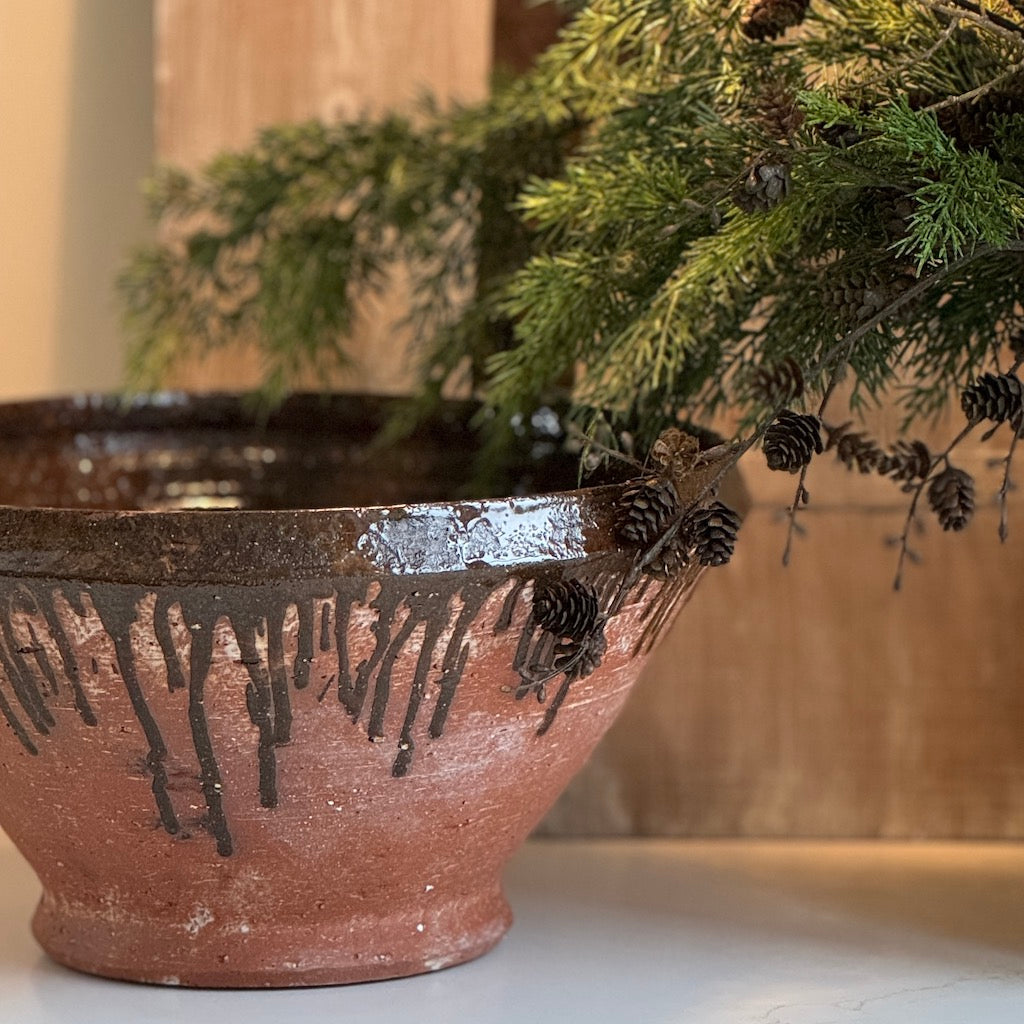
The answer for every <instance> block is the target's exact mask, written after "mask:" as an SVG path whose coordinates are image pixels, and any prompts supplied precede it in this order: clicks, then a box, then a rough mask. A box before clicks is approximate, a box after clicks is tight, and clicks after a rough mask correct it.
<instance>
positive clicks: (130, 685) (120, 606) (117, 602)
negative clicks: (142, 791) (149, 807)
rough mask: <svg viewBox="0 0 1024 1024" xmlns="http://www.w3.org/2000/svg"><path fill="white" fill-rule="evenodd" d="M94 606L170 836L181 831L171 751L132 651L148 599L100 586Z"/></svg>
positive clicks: (94, 590) (93, 590) (94, 593)
mask: <svg viewBox="0 0 1024 1024" xmlns="http://www.w3.org/2000/svg"><path fill="white" fill-rule="evenodd" d="M91 594H92V601H93V605H94V606H95V608H96V613H97V614H98V615H99V617H100V621H101V622H102V623H103V628H104V629H105V630H106V632H107V635H108V636H109V637H110V639H111V641H112V642H113V644H114V652H115V654H116V655H117V664H118V668H119V670H120V674H121V679H122V680H123V681H124V686H125V690H126V691H127V693H128V699H129V700H130V701H131V705H132V710H133V711H134V712H135V717H136V718H137V719H138V722H139V725H140V727H141V728H142V732H143V735H144V736H145V737H146V742H147V743H148V744H149V753H148V754H147V755H146V767H147V768H148V770H149V772H150V774H151V775H152V776H153V784H152V789H153V798H154V799H155V800H156V806H157V811H158V813H159V815H160V823H161V824H162V825H163V827H164V829H165V830H166V831H167V832H168V833H169V834H170V835H176V834H177V833H178V831H179V830H180V825H179V823H178V817H177V815H176V814H175V813H174V807H173V805H172V804H171V798H170V794H169V793H168V792H167V770H166V768H165V766H164V762H165V760H166V759H167V747H166V746H165V745H164V741H163V737H162V736H161V734H160V729H159V727H158V726H157V724H156V719H154V718H153V714H152V712H151V711H150V710H149V705H148V704H147V703H146V697H145V694H143V692H142V687H141V686H140V685H139V680H138V676H137V674H136V669H135V653H134V651H133V649H132V637H131V629H132V624H133V623H134V622H135V621H136V609H137V607H138V602H139V601H140V600H141V599H142V598H143V597H144V596H145V595H144V593H143V592H142V591H135V590H131V591H128V592H127V593H126V592H125V589H124V588H120V587H111V586H109V585H107V584H97V585H95V586H94V587H92V588H91Z"/></svg>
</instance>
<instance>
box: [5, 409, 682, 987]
mask: <svg viewBox="0 0 1024 1024" xmlns="http://www.w3.org/2000/svg"><path fill="white" fill-rule="evenodd" d="M384 412H386V408H385V404H382V403H379V402H372V401H363V400H357V399H353V398H347V399H337V400H334V401H332V402H331V403H328V404H327V405H323V404H318V403H317V402H316V401H315V400H313V399H309V398H299V399H295V400H293V401H292V402H291V403H290V404H289V405H287V406H286V407H285V408H284V410H282V412H281V413H280V414H278V416H277V417H276V418H275V419H272V420H271V422H270V423H269V424H268V425H267V426H266V427H265V428H263V429H261V430H260V431H256V430H255V427H254V426H253V425H252V424H250V423H248V422H247V419H246V416H245V414H244V412H243V411H242V409H241V407H240V406H239V404H238V403H237V402H235V401H234V400H232V399H229V398H224V397H218V398H208V399H202V400H195V399H189V400H186V399H162V400H160V401H155V402H149V403H141V404H139V405H137V406H136V407H134V408H133V409H130V410H127V411H124V410H120V409H118V408H117V407H116V406H115V405H113V404H112V403H110V402H105V401H102V400H96V401H91V402H79V403H73V402H63V403H62V402H54V403H30V404H25V405H18V406H8V407H4V408H0V458H3V460H4V466H5V474H4V478H3V480H2V481H0V503H2V505H3V507H0V825H2V827H3V828H4V829H5V830H6V831H7V832H8V833H9V834H10V836H11V837H12V839H13V840H14V842H15V843H16V845H17V846H18V847H19V849H20V850H21V851H22V853H23V854H24V855H25V856H26V858H27V859H28V860H29V862H30V863H31V864H32V866H33V867H34V868H35V870H36V872H37V873H38V875H39V877H40V879H41V881H42V884H43V890H44V892H43V898H42V901H41V903H40V906H39V909H38V911H37V913H36V917H35V920H34V931H35V934H36V937H37V938H38V940H39V942H40V943H41V945H42V946H43V948H44V949H46V951H47V952H48V953H49V954H50V955H51V956H53V957H54V958H55V959H56V960H58V961H60V962H62V963H65V964H67V965H69V966H71V967H75V968H78V969H81V970H85V971H90V972H94V973H98V974H103V975H108V976H111V977H118V978H128V979H132V980H137V981H146V982H154V983H162V984H181V985H196V986H216V987H230V986H246V987H248V986H290V985H316V984H334V983H341V982H352V981H363V980H370V979H378V978H387V977H397V976H401V975H406V974H413V973H418V972H422V971H429V970H436V969H439V968H442V967H447V966H449V965H452V964H456V963H460V962H462V961H464V960H467V959H470V958H472V957H474V956H477V955H479V954H480V953H483V952H485V951H486V950H487V949H489V948H491V947H492V946H493V945H494V944H495V943H496V942H497V941H498V940H499V939H500V937H501V935H502V934H503V933H504V931H505V930H506V928H507V927H508V925H509V923H510V920H511V915H510V912H509V909H508V906H507V904H506V902H505V900H504V897H503V896H502V893H501V885H500V874H501V870H502V866H503V864H504V862H505V861H506V859H507V858H508V856H509V855H510V854H511V853H512V851H513V850H514V849H515V848H516V847H517V846H518V845H519V843H520V842H522V840H523V839H524V838H525V836H526V835H527V834H528V832H529V831H530V829H531V828H532V827H533V826H534V825H535V824H536V822H537V821H538V820H539V819H540V817H541V816H542V815H543V813H544V812H545V811H546V810H547V808H548V807H549V806H550V805H551V803H552V802H553V801H554V800H555V798H556V797H557V795H558V793H559V792H560V791H561V789H562V788H563V787H564V785H565V784H566V783H567V781H568V780H569V778H570V777H571V775H572V774H573V773H574V772H575V771H577V770H578V769H579V767H580V766H581V765H582V763H583V761H584V760H585V758H586V756H587V755H588V753H589V752H590V751H591V750H592V749H593V747H594V746H595V744H596V743H597V741H598V739H599V738H600V737H601V735H602V734H603V733H604V731H605V730H606V729H607V727H608V726H609V725H610V723H611V721H612V719H613V717H614V715H615V713H616V712H617V710H618V708H619V707H620V705H621V704H622V702H623V700H624V699H625V696H626V693H627V691H628V689H629V687H630V685H631V684H632V683H633V682H634V681H635V679H636V677H637V675H638V673H639V670H640V667H641V664H642V661H643V657H644V655H645V653H646V652H647V651H648V650H649V649H650V646H651V645H652V644H653V643H654V642H655V640H656V639H657V636H658V634H659V633H660V632H661V630H662V629H663V628H664V627H665V625H666V624H667V622H668V620H669V619H670V618H671V616H672V614H673V613H674V611H675V610H676V609H677V608H678V606H679V605H680V604H681V603H682V600H683V599H684V598H685V595H686V594H687V593H688V591H689V589H690V587H691V586H692V584H693V582H694V580H695V578H696V574H697V572H696V570H693V571H689V572H688V573H687V574H684V576H682V577H680V578H678V579H676V580H673V581H672V582H671V583H661V582H654V581H651V580H650V579H649V578H643V579H642V580H640V581H639V582H636V583H633V582H630V575H629V574H630V569H631V566H632V562H633V557H634V553H633V552H631V551H628V550H623V549H621V548H620V546H619V545H618V544H617V542H616V540H615V531H614V520H615V500H616V497H617V495H618V493H619V490H620V489H619V487H617V486H615V485H608V486H604V487H600V488H593V489H584V490H578V491H563V492H555V493H548V494H542V493H535V494H531V495H527V496H523V497H518V498H516V497H513V498H503V499H487V500H479V501H472V500H466V501H459V502H450V501H449V502H445V501H442V500H439V493H438V492H439V490H441V489H443V488H445V487H450V486H451V484H450V482H449V481H450V479H451V472H450V470H451V467H452V466H453V465H454V466H456V467H458V466H459V465H462V464H464V463H465V461H466V458H468V455H467V454H466V453H465V451H464V449H465V445H464V443H463V440H462V438H461V427H460V426H459V424H460V422H461V419H462V416H463V415H464V410H456V412H455V413H452V414H451V416H450V417H449V419H448V420H447V421H442V422H439V424H437V425H436V428H435V430H434V433H433V434H432V435H426V434H425V435H423V436H421V437H419V438H418V439H413V440H412V441H411V442H410V445H409V446H408V447H407V448H406V449H405V450H404V452H403V453H402V454H401V455H400V456H399V457H398V458H400V459H405V460H408V461H407V462H406V463H405V464H404V465H388V464H379V463H377V462H368V461H366V459H367V457H366V456H365V455H364V454H363V450H362V449H361V448H360V447H359V446H358V444H357V442H359V441H360V440H361V439H364V438H365V436H366V435H367V434H368V433H369V432H370V431H372V430H373V429H375V428H376V426H377V424H378V421H379V420H380V417H381V416H382V415H383V414H384ZM550 432H551V429H549V433H550ZM534 443H535V442H534ZM529 473H530V474H531V476H532V479H531V485H532V486H534V487H536V488H537V489H538V490H541V489H543V488H545V487H551V486H552V485H554V486H557V479H558V478H557V473H556V475H555V477H553V478H547V477H544V471H542V470H541V469H538V468H536V467H534V468H531V469H529ZM442 478H443V479H442ZM566 479H567V480H571V479H572V478H571V476H569V477H567V478H566ZM374 493H376V494H377V495H378V498H377V499H376V500H375V499H374V498H373V497H371V495H372V494H374ZM406 496H408V498H409V499H410V500H405V499H406ZM417 498H422V499H424V500H416V499H417ZM397 500H402V501H404V503H403V504H401V505H398V504H392V505H391V507H382V506H381V505H380V504H379V502H394V501H397ZM318 506H319V507H318ZM634 575H635V574H634ZM568 578H575V579H579V580H582V581H584V582H586V583H588V584H592V585H593V586H594V587H595V588H596V591H597V593H598V594H600V595H601V599H602V602H603V604H604V607H605V608H606V609H607V608H614V614H609V615H608V618H607V622H605V623H604V635H605V640H606V642H607V648H606V650H604V652H603V659H602V661H601V664H600V666H599V667H598V668H597V669H596V670H595V671H593V672H592V673H591V674H589V675H586V676H584V677H582V678H572V677H571V676H570V675H567V674H565V673H562V674H558V673H554V672H545V671H543V666H544V665H545V664H548V663H550V661H551V655H552V643H553V640H552V637H551V636H550V635H549V634H547V633H546V632H545V631H544V630H543V629H541V628H540V627H539V626H538V625H537V623H536V622H535V621H534V617H533V610H532V607H533V606H532V595H533V592H534V589H535V588H536V587H537V586H538V585H543V584H544V583H545V582H550V581H552V580H562V579H568ZM624 588H625V589H624ZM538 666H541V669H540V670H538Z"/></svg>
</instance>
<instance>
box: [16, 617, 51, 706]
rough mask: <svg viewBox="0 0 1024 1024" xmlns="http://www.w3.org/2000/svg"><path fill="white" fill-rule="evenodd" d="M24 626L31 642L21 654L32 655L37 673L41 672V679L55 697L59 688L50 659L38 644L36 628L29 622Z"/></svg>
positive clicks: (44, 649)
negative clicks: (36, 666)
mask: <svg viewBox="0 0 1024 1024" xmlns="http://www.w3.org/2000/svg"><path fill="white" fill-rule="evenodd" d="M26 625H27V626H28V635H29V637H30V639H31V642H30V643H29V646H28V647H23V648H22V654H31V655H32V657H33V658H34V659H35V662H36V664H37V665H38V666H39V671H40V672H42V674H43V678H44V679H45V680H46V684H47V686H48V688H49V690H50V693H51V694H52V695H53V696H54V697H56V696H57V694H58V693H60V687H59V686H58V685H57V675H56V673H55V672H54V671H53V666H52V665H51V664H50V659H49V658H47V656H46V648H45V647H43V645H42V644H41V643H40V642H39V634H38V633H37V632H36V627H35V626H33V625H32V623H31V622H28V623H26Z"/></svg>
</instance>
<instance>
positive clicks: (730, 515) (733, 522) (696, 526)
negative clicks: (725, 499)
mask: <svg viewBox="0 0 1024 1024" xmlns="http://www.w3.org/2000/svg"><path fill="white" fill-rule="evenodd" d="M739 528H740V517H739V516H738V515H737V514H736V512H734V511H733V510H732V509H731V508H729V506H728V505H723V504H722V502H720V501H714V502H712V503H711V504H710V505H708V506H706V507H705V508H700V509H697V511H696V512H694V513H693V514H692V516H691V517H690V521H689V523H687V524H686V533H687V537H688V538H689V541H690V544H691V545H692V546H693V549H694V554H695V556H696V558H697V561H698V562H700V564H701V565H707V566H715V565H725V563H726V562H728V561H729V559H730V558H732V553H733V551H734V550H735V548H736V534H737V533H738V532H739Z"/></svg>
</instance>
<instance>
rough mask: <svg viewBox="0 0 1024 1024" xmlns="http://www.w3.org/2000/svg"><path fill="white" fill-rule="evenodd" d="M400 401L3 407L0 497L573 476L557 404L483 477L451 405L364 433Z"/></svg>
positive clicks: (220, 397)
mask: <svg viewBox="0 0 1024 1024" xmlns="http://www.w3.org/2000/svg"><path fill="white" fill-rule="evenodd" d="M398 401H399V400H397V399H388V398H379V397H369V396H361V395H333V396H322V395H314V394H305V395H295V396H293V397H291V398H289V399H288V400H287V401H286V402H285V403H284V404H283V405H282V406H281V407H280V408H279V409H277V410H276V411H275V412H274V413H273V414H271V415H270V416H269V417H265V418H262V419H261V418H260V417H259V416H258V415H257V414H256V413H255V412H254V411H253V409H252V407H251V406H250V405H249V404H248V403H246V402H245V401H244V400H243V399H241V398H240V397H239V396H235V395H224V394H211V395H202V396H195V395H191V396H186V395H177V394H162V395H155V396H147V397H143V398H138V399H135V400H133V401H132V402H130V403H127V402H125V401H123V400H121V399H118V398H115V397H80V398H69V399H58V400H49V401H34V402H21V403H12V404H9V405H5V406H3V407H2V408H0V465H2V466H3V472H2V473H0V505H8V506H18V507H22V508H28V507H48V508H80V509H94V510H123V511H172V510H178V509H253V510H263V511H269V510H277V509H280V510H287V509H323V508H353V507H359V506H367V505H374V506H379V505H395V504H403V503H411V502H432V501H450V500H453V499H464V498H475V497H481V496H483V492H484V491H485V490H486V491H490V493H492V494H495V495H503V496H505V495H507V496H512V495H519V494H527V493H545V492H552V491H559V490H569V489H572V488H574V487H576V486H577V471H576V459H575V457H574V456H572V455H571V454H569V453H567V452H566V451H565V450H564V445H563V441H564V435H563V432H562V428H561V424H560V422H559V418H558V415H557V414H556V413H555V412H554V411H553V410H551V409H546V408H545V409H541V410H539V411H538V412H537V413H536V414H534V416H533V417H532V418H531V419H530V420H529V421H528V422H525V423H523V424H517V425H516V431H515V437H516V441H517V445H516V450H515V451H514V452H513V453H512V455H511V457H510V459H509V460H508V463H507V465H505V466H502V467H495V466H492V467H489V470H490V472H489V473H488V475H487V478H486V481H484V480H483V479H482V477H481V474H480V466H479V463H478V462H477V461H476V460H475V451H476V447H477V444H478V441H477V437H476V435H475V434H474V433H473V432H472V431H471V430H470V428H469V426H468V423H469V421H470V420H471V419H472V418H473V416H474V414H475V413H476V412H477V411H478V410H477V407H476V406H475V405H473V404H471V403H448V404H445V405H444V406H442V408H441V409H440V411H439V412H438V413H437V415H435V416H434V417H433V418H431V419H430V420H429V422H427V423H425V424H423V425H421V426H420V427H419V428H418V429H417V430H416V431H414V432H413V433H412V434H410V435H409V436H408V437H406V438H404V439H403V440H401V441H400V442H399V443H397V444H395V445H390V446H387V447H386V448H385V447H383V446H376V445H374V443H373V442H374V439H375V438H376V437H377V436H378V433H379V431H380V430H381V428H382V427H383V426H384V425H385V423H387V422H388V420H389V418H390V417H391V415H392V414H393V413H394V411H395V409H396V407H397V403H398Z"/></svg>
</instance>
